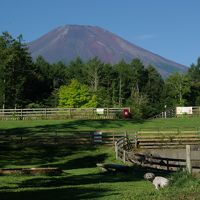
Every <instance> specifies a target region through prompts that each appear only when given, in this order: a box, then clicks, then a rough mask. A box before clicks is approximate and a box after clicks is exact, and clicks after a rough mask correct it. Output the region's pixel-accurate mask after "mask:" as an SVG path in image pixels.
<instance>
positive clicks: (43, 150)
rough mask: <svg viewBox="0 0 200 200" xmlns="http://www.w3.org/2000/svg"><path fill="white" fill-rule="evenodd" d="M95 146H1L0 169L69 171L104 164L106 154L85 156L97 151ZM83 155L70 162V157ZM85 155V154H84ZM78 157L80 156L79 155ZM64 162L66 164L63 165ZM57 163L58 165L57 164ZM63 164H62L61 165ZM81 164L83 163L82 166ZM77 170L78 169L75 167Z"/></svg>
mask: <svg viewBox="0 0 200 200" xmlns="http://www.w3.org/2000/svg"><path fill="white" fill-rule="evenodd" d="M95 150H96V147H95V146H92V145H90V146H87V145H84V146H83V145H82V146H74V147H68V146H65V145H59V146H45V145H42V146H29V145H23V144H22V145H19V144H18V145H7V146H3V147H1V146H0V160H1V162H0V168H4V167H5V166H9V165H12V166H16V167H17V166H20V167H21V166H45V165H46V166H47V167H50V166H52V167H53V166H54V167H60V168H62V169H69V168H70V167H71V168H73V167H75V166H77V167H78V166H79V167H84V166H85V167H86V166H87V165H88V166H91V165H93V164H94V162H96V161H99V162H103V161H104V159H106V157H107V156H106V154H100V155H99V154H97V155H94V156H90V155H89V156H86V157H85V155H84V152H85V151H91V152H93V151H95ZM78 153H79V154H80V155H79V156H81V155H83V158H74V159H75V160H74V161H73V160H69V157H70V156H73V155H74V154H76V155H77V154H78ZM82 153H83V154H82ZM77 156H78V155H77ZM68 161H69V163H68ZM63 162H64V164H63ZM55 163H56V164H55ZM60 163H62V164H60ZM80 163H83V165H82V166H81V165H80ZM75 168H76V167H75Z"/></svg>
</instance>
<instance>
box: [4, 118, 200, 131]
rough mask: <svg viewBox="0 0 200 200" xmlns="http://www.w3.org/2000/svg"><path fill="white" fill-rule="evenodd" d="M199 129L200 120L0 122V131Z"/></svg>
mask: <svg viewBox="0 0 200 200" xmlns="http://www.w3.org/2000/svg"><path fill="white" fill-rule="evenodd" d="M174 127H180V128H184V127H186V128H187V127H196V128H199V127H200V118H173V119H154V120H145V121H142V120H141V121H133V120H35V121H34V120H32V121H0V130H2V129H3V130H7V129H19V128H21V129H24V130H25V129H27V130H109V129H115V130H116V129H117V130H126V129H129V130H130V129H140V128H174Z"/></svg>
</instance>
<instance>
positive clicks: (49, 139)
mask: <svg viewBox="0 0 200 200" xmlns="http://www.w3.org/2000/svg"><path fill="white" fill-rule="evenodd" d="M125 136H126V137H127V138H128V142H129V144H132V148H133V149H134V148H137V149H160V148H172V149H173V148H183V147H184V146H185V145H186V144H190V145H195V144H200V129H199V128H188V129H186V128H185V129H183V130H182V129H179V128H174V129H140V130H94V131H92V130H85V131H76V130H71V131H63V130H56V131H55V130H51V129H49V130H36V131H35V130H31V129H30V130H29V129H14V130H12V129H11V130H0V143H1V144H2V143H9V142H22V143H40V144H62V143H63V144H72V145H73V144H86V143H87V144H102V145H114V144H115V142H116V141H118V140H119V139H120V138H123V137H125Z"/></svg>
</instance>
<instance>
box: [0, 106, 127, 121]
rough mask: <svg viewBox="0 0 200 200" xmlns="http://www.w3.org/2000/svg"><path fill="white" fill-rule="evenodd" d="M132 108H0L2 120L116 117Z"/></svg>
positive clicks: (0, 118)
mask: <svg viewBox="0 0 200 200" xmlns="http://www.w3.org/2000/svg"><path fill="white" fill-rule="evenodd" d="M124 109H128V110H129V112H130V108H101V112H99V111H98V108H32V109H0V120H28V119H68V118H69V119H116V118H119V116H120V115H122V112H123V110H124Z"/></svg>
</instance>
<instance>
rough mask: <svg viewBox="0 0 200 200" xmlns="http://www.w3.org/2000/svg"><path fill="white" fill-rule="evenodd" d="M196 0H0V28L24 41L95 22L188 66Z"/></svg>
mask: <svg viewBox="0 0 200 200" xmlns="http://www.w3.org/2000/svg"><path fill="white" fill-rule="evenodd" d="M199 10H200V1H199V0H0V32H2V31H8V32H9V33H11V34H12V35H13V36H14V37H16V36H17V35H19V34H22V35H23V38H24V40H25V42H29V41H32V40H35V39H37V38H39V37H40V36H42V35H43V34H45V33H47V32H49V31H50V30H52V29H54V28H56V27H58V26H62V25H66V24H81V25H94V26H99V27H102V28H104V29H107V30H109V31H111V32H113V33H115V34H117V35H119V36H121V37H122V38H124V39H126V40H128V41H130V42H132V43H134V44H136V45H138V46H140V47H143V48H145V49H147V50H149V51H152V52H154V53H156V54H159V55H161V56H163V57H165V58H168V59H170V60H173V61H176V62H178V63H181V64H184V65H187V66H190V65H191V64H192V63H196V60H197V58H198V57H200V46H199V44H200V25H199V23H200V11H199Z"/></svg>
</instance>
